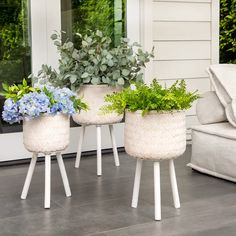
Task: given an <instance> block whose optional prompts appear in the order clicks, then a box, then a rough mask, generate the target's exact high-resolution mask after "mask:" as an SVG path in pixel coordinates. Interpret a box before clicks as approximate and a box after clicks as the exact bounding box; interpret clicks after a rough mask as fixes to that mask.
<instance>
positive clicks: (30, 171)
mask: <svg viewBox="0 0 236 236" xmlns="http://www.w3.org/2000/svg"><path fill="white" fill-rule="evenodd" d="M37 157H38V155H37V153H33V156H32V159H31V161H30V166H29V169H28V173H27V175H26V178H25V183H24V187H23V190H22V193H21V199H26V197H27V194H28V191H29V186H30V183H31V179H32V176H33V173H34V168H35V165H36V162H37Z"/></svg>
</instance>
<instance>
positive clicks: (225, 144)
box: [188, 123, 236, 182]
mask: <svg viewBox="0 0 236 236" xmlns="http://www.w3.org/2000/svg"><path fill="white" fill-rule="evenodd" d="M188 166H189V167H191V168H193V169H195V170H197V171H200V172H202V173H206V174H209V175H213V176H215V177H219V178H223V179H226V180H230V181H234V182H236V171H235V170H236V129H235V128H234V127H233V126H232V125H230V124H229V123H218V124H211V125H201V126H196V127H194V128H193V130H192V156H191V161H190V163H189V164H188Z"/></svg>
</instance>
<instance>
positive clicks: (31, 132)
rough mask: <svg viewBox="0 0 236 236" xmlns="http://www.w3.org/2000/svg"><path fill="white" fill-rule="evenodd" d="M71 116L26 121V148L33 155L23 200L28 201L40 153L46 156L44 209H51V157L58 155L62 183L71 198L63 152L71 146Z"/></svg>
mask: <svg viewBox="0 0 236 236" xmlns="http://www.w3.org/2000/svg"><path fill="white" fill-rule="evenodd" d="M69 130H70V125H69V116H67V115H63V114H58V115H48V114H45V115H41V116H40V117H38V118H34V119H30V120H24V123H23V141H24V146H25V148H26V149H27V150H28V151H30V152H32V153H33V156H32V159H31V162H30V166H29V169H28V173H27V176H26V179H25V184H24V187H23V191H22V194H21V199H26V197H27V194H28V190H29V187H30V183H31V179H32V176H33V173H34V169H35V165H36V162H37V157H38V154H39V153H42V154H44V155H45V197H44V208H50V202H51V201H50V199H51V155H53V154H56V157H57V162H58V165H59V169H60V173H61V177H62V182H63V184H64V188H65V193H66V196H67V197H70V196H71V191H70V186H69V181H68V178H67V174H66V170H65V166H64V162H63V159H62V155H61V152H62V151H63V150H64V149H65V148H66V147H67V146H68V144H69Z"/></svg>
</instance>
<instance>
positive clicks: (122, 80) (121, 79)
mask: <svg viewBox="0 0 236 236" xmlns="http://www.w3.org/2000/svg"><path fill="white" fill-rule="evenodd" d="M117 83H118V85H124V84H125V80H124V79H123V78H122V77H120V78H119V79H118V80H117Z"/></svg>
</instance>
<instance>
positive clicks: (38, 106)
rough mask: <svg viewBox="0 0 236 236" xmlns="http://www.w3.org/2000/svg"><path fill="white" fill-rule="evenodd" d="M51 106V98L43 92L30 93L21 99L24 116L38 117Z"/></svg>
mask: <svg viewBox="0 0 236 236" xmlns="http://www.w3.org/2000/svg"><path fill="white" fill-rule="evenodd" d="M49 106H50V101H49V98H48V97H47V96H46V95H45V94H44V93H43V92H41V93H37V92H33V93H28V94H25V95H24V96H23V97H22V98H21V99H20V100H19V112H20V113H21V114H22V116H28V117H38V116H39V115H40V114H41V113H46V112H47V111H48V107H49Z"/></svg>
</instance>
